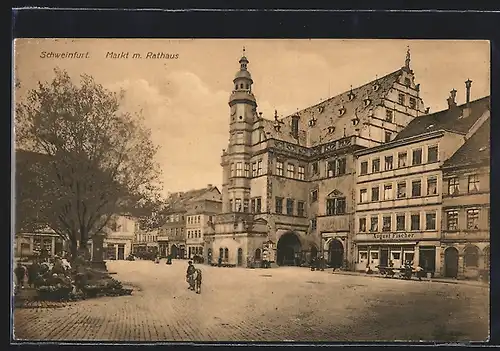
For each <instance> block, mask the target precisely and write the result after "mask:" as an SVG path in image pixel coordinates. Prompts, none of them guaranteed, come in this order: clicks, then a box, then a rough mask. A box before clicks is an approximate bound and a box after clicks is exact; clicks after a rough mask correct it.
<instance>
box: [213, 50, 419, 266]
mask: <svg viewBox="0 0 500 351" xmlns="http://www.w3.org/2000/svg"><path fill="white" fill-rule="evenodd" d="M239 63H240V70H239V71H238V72H237V73H236V76H235V78H234V80H233V91H232V93H231V95H230V97H229V109H230V112H229V145H228V148H227V149H226V150H223V153H222V159H221V165H222V174H223V184H222V214H220V215H218V216H216V219H215V230H214V238H213V242H212V243H211V248H210V249H211V250H212V252H213V253H214V258H218V257H219V256H220V257H221V259H222V260H223V261H227V262H228V263H229V264H234V265H238V266H244V265H246V264H248V262H251V261H257V262H258V261H260V260H261V257H262V252H263V250H264V249H266V252H267V253H268V255H269V256H270V257H271V258H272V260H273V261H275V262H276V263H278V264H279V265H297V264H302V263H306V262H309V261H310V260H311V258H312V257H315V256H318V255H320V254H321V253H323V252H324V254H325V256H326V259H327V261H328V263H329V264H330V265H332V266H336V267H340V266H346V265H347V261H348V260H351V259H352V253H353V247H352V245H351V239H352V233H353V232H354V231H353V224H354V209H355V202H354V190H355V189H354V188H355V167H356V164H355V159H354V156H353V153H354V152H355V151H357V150H359V149H363V148H367V147H373V146H377V145H380V144H384V143H387V142H389V141H391V140H393V139H394V137H395V136H396V135H397V134H398V133H399V132H400V131H401V130H402V129H403V128H404V127H405V126H406V125H408V123H410V121H412V120H413V119H414V118H415V117H417V116H420V115H423V114H425V113H426V112H425V111H426V109H425V106H424V103H423V101H422V99H421V98H420V85H419V84H416V82H415V76H414V73H413V71H412V70H411V68H410V53H409V52H408V53H407V56H406V60H405V64H404V66H403V67H402V68H399V69H397V70H395V71H393V72H391V73H389V74H386V75H383V76H381V77H380V78H376V79H374V80H372V81H370V82H367V83H366V84H364V85H362V86H360V87H356V88H352V89H350V90H348V91H346V92H344V93H342V94H339V95H337V96H334V97H331V98H328V99H327V100H325V101H323V102H321V103H319V104H316V105H314V106H310V107H307V108H305V109H303V110H300V111H298V112H296V113H294V114H292V115H290V116H287V117H285V118H279V116H278V113H277V111H275V116H274V120H269V119H265V118H263V117H262V114H261V113H259V112H258V110H257V99H256V98H255V96H254V94H253V87H252V85H253V83H254V82H253V79H252V76H251V74H250V72H249V70H248V63H249V61H248V59H247V58H246V57H245V56H244V55H243V57H241V59H240V61H239ZM282 88H283V89H289V88H290V87H282ZM271 251H272V253H271Z"/></svg>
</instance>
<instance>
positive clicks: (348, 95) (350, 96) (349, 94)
mask: <svg viewBox="0 0 500 351" xmlns="http://www.w3.org/2000/svg"><path fill="white" fill-rule="evenodd" d="M355 97H356V95H354V93H353V92H352V90H351V91H350V92H349V93H348V94H347V98H348V99H349V101H352V100H354V98H355Z"/></svg>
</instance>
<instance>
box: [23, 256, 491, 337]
mask: <svg viewBox="0 0 500 351" xmlns="http://www.w3.org/2000/svg"><path fill="white" fill-rule="evenodd" d="M186 265H187V262H186V261H174V264H173V265H172V266H167V265H165V263H164V262H162V263H161V264H160V265H156V264H154V263H153V262H151V261H135V262H129V261H112V262H108V268H109V270H110V271H114V272H117V275H116V276H115V277H116V278H117V279H119V280H121V281H122V282H124V283H128V284H131V285H133V286H135V287H136V290H135V291H134V293H133V295H132V296H123V297H105V298H99V299H92V300H85V301H80V302H74V303H69V304H66V305H65V306H63V307H60V308H25V309H18V310H16V311H15V314H14V318H15V320H14V325H15V335H16V338H18V339H29V340H33V339H36V340H103V341H104V340H134V341H283V340H294V341H347V340H353V341H371V340H386V341H394V340H404V341H408V340H425V341H469V340H470V341H480V340H485V339H486V338H487V336H488V323H489V291H488V289H487V288H483V287H478V286H468V285H459V284H445V283H437V282H418V281H403V280H396V279H378V278H373V277H368V276H350V275H340V274H332V273H331V271H329V272H311V271H310V270H308V269H305V268H297V267H282V268H276V269H267V270H264V269H255V270H251V269H244V268H216V267H208V266H205V265H198V266H199V267H201V268H202V270H203V287H202V293H201V295H197V294H195V293H194V292H192V291H190V290H188V289H187V284H186V283H185V277H184V274H185V269H186Z"/></svg>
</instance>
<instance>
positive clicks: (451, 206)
mask: <svg viewBox="0 0 500 351" xmlns="http://www.w3.org/2000/svg"><path fill="white" fill-rule="evenodd" d="M490 127H491V122H490V118H488V119H487V120H486V122H484V123H483V124H482V125H481V126H480V127H479V128H478V130H477V131H476V132H475V133H474V134H472V136H471V137H470V139H468V140H467V141H466V142H465V144H464V145H462V147H460V148H459V149H458V150H457V152H456V153H455V154H454V155H453V156H452V157H451V158H449V159H448V160H446V161H445V162H444V164H443V167H442V171H443V182H442V187H441V189H442V194H443V212H442V217H443V221H442V228H441V231H442V238H441V255H442V258H441V263H442V264H441V266H440V267H439V268H440V270H441V274H442V275H444V276H446V277H454V278H479V277H483V278H487V277H488V276H489V270H490Z"/></svg>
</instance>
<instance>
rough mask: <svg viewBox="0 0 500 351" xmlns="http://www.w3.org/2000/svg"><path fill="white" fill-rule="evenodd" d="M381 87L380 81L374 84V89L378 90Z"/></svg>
mask: <svg viewBox="0 0 500 351" xmlns="http://www.w3.org/2000/svg"><path fill="white" fill-rule="evenodd" d="M379 88H380V85H378V83H375V84H373V91H377V90H379Z"/></svg>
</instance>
